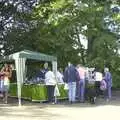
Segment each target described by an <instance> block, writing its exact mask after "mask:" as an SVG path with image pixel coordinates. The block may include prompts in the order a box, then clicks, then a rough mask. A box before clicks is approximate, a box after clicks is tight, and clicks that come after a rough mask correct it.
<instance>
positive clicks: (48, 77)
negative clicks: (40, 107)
mask: <svg viewBox="0 0 120 120" xmlns="http://www.w3.org/2000/svg"><path fill="white" fill-rule="evenodd" d="M45 84H46V87H47V94H48V102H50V103H54V101H53V98H54V90H55V85H56V79H55V75H54V73H53V71H51V69H50V68H48V71H47V72H46V73H45Z"/></svg>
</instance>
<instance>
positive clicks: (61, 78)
mask: <svg viewBox="0 0 120 120" xmlns="http://www.w3.org/2000/svg"><path fill="white" fill-rule="evenodd" d="M57 80H58V83H64V81H63V74H61V73H60V72H59V71H57Z"/></svg>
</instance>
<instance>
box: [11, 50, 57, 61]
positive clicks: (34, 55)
mask: <svg viewBox="0 0 120 120" xmlns="http://www.w3.org/2000/svg"><path fill="white" fill-rule="evenodd" d="M16 57H19V58H26V59H33V60H40V61H57V58H56V57H54V56H50V55H46V54H43V53H39V52H33V51H29V50H23V51H20V52H17V53H14V54H11V55H9V59H14V58H16Z"/></svg>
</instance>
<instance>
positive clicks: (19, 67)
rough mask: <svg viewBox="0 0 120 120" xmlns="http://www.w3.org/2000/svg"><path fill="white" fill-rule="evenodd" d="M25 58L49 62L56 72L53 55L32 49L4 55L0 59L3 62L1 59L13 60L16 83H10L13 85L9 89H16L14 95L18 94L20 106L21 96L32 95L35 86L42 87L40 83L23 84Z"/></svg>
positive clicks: (55, 62)
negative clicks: (34, 84)
mask: <svg viewBox="0 0 120 120" xmlns="http://www.w3.org/2000/svg"><path fill="white" fill-rule="evenodd" d="M27 59H32V60H38V61H47V62H51V63H52V70H53V72H54V73H55V75H56V73H57V58H56V57H54V56H50V55H45V54H42V53H38V52H33V51H29V50H24V51H20V52H17V53H14V54H11V55H9V56H7V57H4V59H3V60H1V62H3V61H14V62H15V68H16V75H17V84H16V85H11V86H14V87H11V89H13V88H14V90H16V91H17V93H16V95H17V96H18V102H19V105H20V106H21V97H22V96H24V97H28V98H29V97H31V96H32V95H33V93H32V92H33V91H34V90H35V88H37V89H39V88H40V89H41V88H42V85H40V87H38V85H36V86H34V87H33V86H32V85H26V86H25V85H23V82H24V80H25V77H26V76H25V75H26V70H25V68H26V67H25V65H26V60H27ZM43 89H45V87H43ZM11 91H12V90H11ZM22 91H24V92H22ZM40 91H41V90H40ZM11 93H12V92H11ZM21 93H23V94H21ZM38 93H39V92H38ZM38 93H37V94H38ZM44 93H45V92H44ZM42 94H43V93H42ZM39 96H40V97H41V95H39ZM45 98H46V97H45Z"/></svg>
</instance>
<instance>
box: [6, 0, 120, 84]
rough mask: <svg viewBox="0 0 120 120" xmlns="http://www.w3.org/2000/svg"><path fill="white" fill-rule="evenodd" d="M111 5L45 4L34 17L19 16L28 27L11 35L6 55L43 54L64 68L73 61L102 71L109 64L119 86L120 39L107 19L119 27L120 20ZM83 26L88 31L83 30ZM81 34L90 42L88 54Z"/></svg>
mask: <svg viewBox="0 0 120 120" xmlns="http://www.w3.org/2000/svg"><path fill="white" fill-rule="evenodd" d="M111 3H112V1H105V0H81V2H79V0H78V2H76V3H75V1H73V0H68V1H66V0H51V1H46V0H45V1H43V2H40V3H39V4H38V5H37V6H35V8H34V9H33V10H32V13H29V14H28V13H22V14H21V13H16V20H17V21H22V22H23V23H24V25H25V27H24V29H23V27H22V29H20V28H19V29H18V28H15V27H12V29H11V30H10V32H9V33H8V34H7V36H6V37H5V39H6V41H7V44H6V47H5V48H6V54H10V53H13V52H15V51H19V50H23V49H29V50H33V51H38V52H43V53H46V54H51V55H55V56H57V58H58V64H59V66H60V67H65V66H66V64H67V62H68V61H71V62H72V63H75V64H77V63H82V64H85V65H86V66H91V67H94V66H97V67H99V68H100V69H101V70H102V69H103V68H104V66H105V65H106V64H107V65H108V66H109V67H110V70H111V71H112V74H113V81H115V82H114V85H116V83H117V82H118V79H119V77H118V76H119V68H120V65H119V59H120V58H119V55H118V53H117V51H118V47H119V44H118V41H117V40H118V37H119V36H118V35H117V34H114V33H112V32H111V31H110V30H108V26H109V23H105V20H104V18H105V17H107V16H110V18H112V19H113V22H114V21H115V22H116V23H117V24H119V23H120V19H119V18H120V17H119V14H117V13H112V11H111V9H110V6H111ZM5 13H6V12H5ZM83 26H87V29H86V30H83ZM80 34H82V35H85V36H86V38H87V40H88V49H87V50H85V49H84V47H83V45H82V43H81V40H80V37H79V35H80ZM73 46H76V47H75V48H74V47H73ZM78 54H80V55H78Z"/></svg>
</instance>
